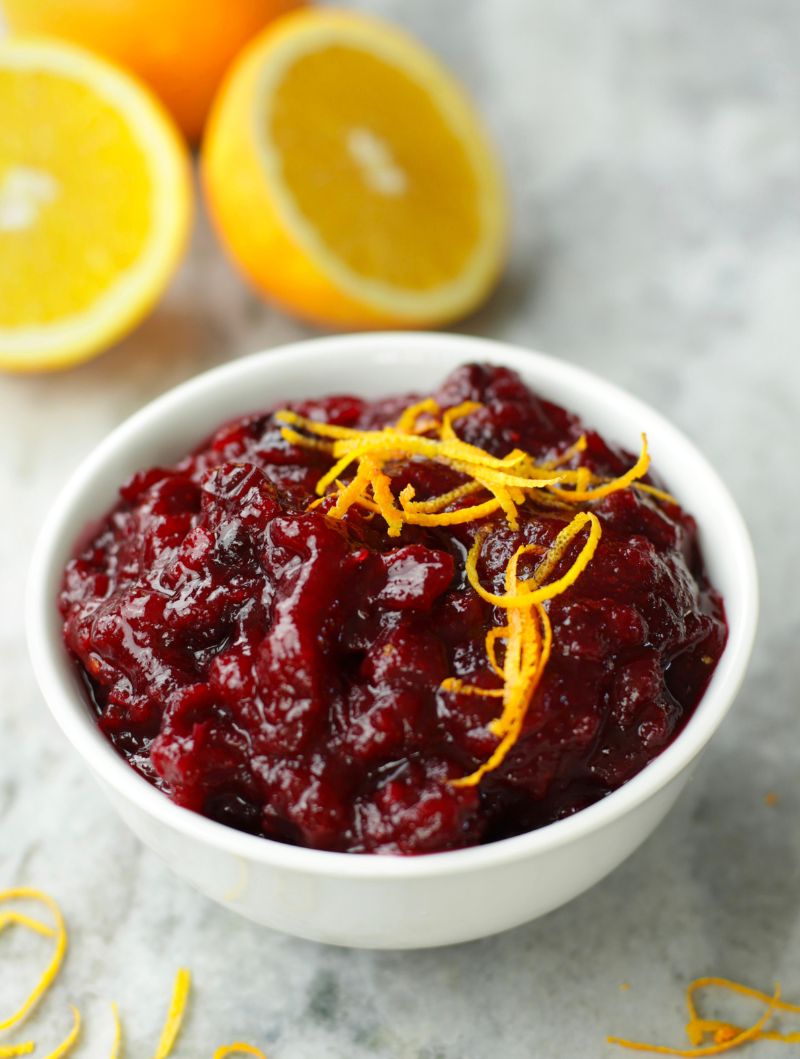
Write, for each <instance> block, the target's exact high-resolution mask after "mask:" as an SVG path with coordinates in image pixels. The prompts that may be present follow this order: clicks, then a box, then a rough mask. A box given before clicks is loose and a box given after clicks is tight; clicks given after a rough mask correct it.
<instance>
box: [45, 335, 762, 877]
mask: <svg viewBox="0 0 800 1059" xmlns="http://www.w3.org/2000/svg"><path fill="white" fill-rule="evenodd" d="M402 344H405V345H406V346H408V347H409V349H411V347H412V346H413V347H420V348H422V347H425V348H426V349H429V350H431V351H432V352H434V351H436V350H441V351H443V352H446V353H449V354H453V353H455V352H457V353H458V355H459V358H460V360H461V362H464V363H466V362H468V361H475V360H479V361H488V362H492V363H496V364H503V365H506V366H508V367H511V368H515V369H517V370H520V371H521V372H522V373H523V375H524V374H526V373H528V372H532V373H534V374H535V375H536V376H538V377H539V379H540V380H542V383H541V384H542V393H543V394H544V395H545V396H547V386H546V380H547V379H549V378H552V379H559V380H560V381H562V382H564V381H565V382H567V383H568V384H569V385H572V386H574V387H575V388H576V389H577V388H586V389H591V392H592V395H593V399H594V400H595V403H598V402H600V403H605V404H606V405H609V406H612V407H613V406H614V405H619V404H620V403H622V404H624V405H626V406H627V407H628V409H629V410H633V411H635V412H637V413H638V414H639V415H640V416H641V422H642V423H646V424H648V427H649V428H652V427H653V426H654V425H656V424H657V426H658V430H659V432H660V434H661V435H662V437H663V436H664V435H666V436H668V437H670V438H671V439H672V441H673V442H674V444H676V445H680V446H682V447H683V449H684V450H685V453H686V454H687V456H689V457H690V458H691V460H692V467H693V473H695V474H699V475H700V476H701V477H702V479H703V482H704V485H705V487H706V489H708V490H711V491H712V492H713V498H714V505H715V509H716V512H717V516H718V518H719V520H720V522H721V523H722V524H724V525H725V527H726V544H727V548H728V549H729V550H730V553H731V554H732V555H733V556H735V558H736V563H737V567H738V571H739V576H740V578H741V581H740V587H741V595H742V601H743V602H742V607H741V610H742V619H741V620H740V621H739V622H737V623H736V624H735V625H732V626H731V628H730V630H729V638H728V643H727V645H726V648H725V651H724V653H723V656H722V658H721V660H720V662H719V664H718V666H717V668H716V670H715V672H714V675H713V677H712V680H711V683H710V684H709V687H708V689H707V690H706V693H705V695H704V696H703V699H702V701H701V702H700V704H699V705H698V707H697V709H696V710H695V712H694V714H693V715H692V717H691V718H690V719H689V721H688V723H687V724H686V726H685V727H684V729H683V730H682V731H681V732H680V734H679V735H678V736H677V738H676V739H675V740H674V741H673V742H672V743H671V744H670V745H669V746H668V747H667V748H666V749H665V750H664V751H662V753H661V754H659V756H658V757H656V758H655V759H654V760H653V761H651V762H650V763H649V764H648V765H647V766H646V767H645V768H644V769H643V770H642V771H641V772H639V773H638V774H637V775H636V776H634V777H633V778H632V779H630V780H629V781H628V782H627V783H626V784H624V785H623V786H622V787H620V788H619V789H618V790H616V791H614V792H613V793H611V794H609V795H607V796H606V797H605V798H603V799H602V800H601V801H599V802H596V803H595V804H594V805H591V806H588V807H587V808H585V809H582V810H581V811H580V812H578V813H576V814H574V815H573V816H570V817H568V818H566V819H564V820H559V821H556V822H554V823H551V824H548V825H546V826H545V827H542V828H540V829H538V830H536V831H531V832H528V833H526V834H522V835H518V836H515V837H513V838H507V839H502V840H500V841H498V842H493V843H490V844H487V845H483V846H475V847H470V848H468V849H463V850H454V851H448V852H442V853H429V854H424V855H420V856H415V857H395V856H380V855H374V854H354V853H330V852H327V851H322V850H313V849H305V848H301V847H297V846H290V845H284V844H282V843H279V842H274V841H272V840H270V839H266V838H262V837H260V836H254V835H249V834H245V833H243V832H240V831H236V830H234V829H233V828H230V827H228V826H226V825H224V824H220V823H217V822H216V821H214V820H210V819H207V818H206V817H203V816H201V815H199V814H198V813H195V812H192V811H190V810H188V809H183V808H181V807H180V806H178V805H175V804H174V803H173V802H171V801H170V800H169V799H168V798H167V797H166V796H165V795H164V794H162V793H161V792H160V791H158V790H157V789H156V788H155V787H153V786H151V784H149V783H148V782H147V781H146V780H145V779H144V778H142V777H141V776H139V775H138V774H137V773H136V772H134V770H133V769H132V768H131V767H130V766H129V765H128V764H127V762H126V761H124V759H123V758H122V757H121V756H119V755H118V754H117V752H116V751H115V750H114V748H113V747H112V745H111V744H110V743H109V742H108V741H107V739H106V738H105V736H104V735H103V734H102V732H101V731H100V729H99V727H98V726H97V725H96V723H95V722H94V719H93V718H91V716H90V714H89V710H88V707H87V703H86V702H85V701H84V700H83V699H82V697H81V696H80V695H79V694H78V692H77V689H76V688H70V687H67V686H66V684H65V681H64V679H63V661H64V656H65V649H64V647H63V644H62V642H61V637H60V632H59V626H58V623H57V622H56V621H55V612H56V601H55V597H54V595H53V593H52V585H53V583H54V578H55V579H56V582H55V583H57V579H58V578H59V577H60V573H61V570H60V569H59V570H58V571H55V570H54V569H53V565H54V562H55V561H56V560H57V557H58V551H59V543H60V542H61V540H62V538H63V532H62V527H64V525H65V524H66V523H67V522H68V520H69V517H70V514H71V513H72V512H73V509H74V506H75V504H76V502H78V501H79V499H80V497H81V496H82V494H83V492H84V490H85V489H86V488H87V486H88V485H89V484H90V483H91V482H92V480H93V479H94V478H95V477H96V476H97V475H98V474H100V473H101V472H102V470H103V468H104V466H105V465H106V464H107V463H108V462H109V459H110V458H111V457H112V455H113V454H116V453H119V452H120V451H123V450H124V449H125V447H126V445H128V443H129V442H130V441H131V440H132V439H134V438H135V437H136V436H137V435H139V434H140V432H142V431H143V429H145V428H146V427H148V426H149V425H150V424H151V423H152V422H153V421H154V420H161V418H162V417H164V416H166V415H169V413H170V412H172V411H173V410H175V409H177V408H179V407H180V406H183V405H185V404H186V403H187V402H189V401H191V399H192V398H193V397H195V396H196V395H198V394H200V393H201V392H205V391H206V390H208V389H209V388H213V387H215V386H217V385H218V384H222V383H223V382H228V381H230V380H231V379H232V378H235V377H239V376H246V375H247V374H248V373H249V372H250V371H251V370H252V368H253V367H254V366H255V365H256V364H260V363H261V362H262V361H263V360H264V358H269V363H270V364H271V365H274V366H278V365H280V364H285V363H287V362H292V363H293V364H294V366H295V367H297V369H298V371H301V370H302V365H303V362H304V361H305V362H307V365H308V367H309V369H312V368H313V363H314V361H315V360H316V359H317V358H318V357H319V356H325V357H335V356H336V354H337V351H341V352H343V353H344V352H347V353H352V352H353V351H354V350H360V351H363V355H364V356H365V357H366V356H367V355H368V354H375V353H376V352H380V351H381V350H396V349H397V348H398V346H400V345H402ZM276 396H280V395H276ZM244 411H245V410H244V409H243V412H244ZM578 411H580V409H578ZM587 418H588V417H587ZM215 425H216V424H214V423H209V424H207V427H208V429H207V431H206V434H207V433H210V431H211V430H213V429H214V426H215ZM201 436H202V432H201ZM657 466H658V465H657V462H656V467H657ZM102 514H103V512H102V511H87V512H86V520H85V521H86V523H87V524H88V523H90V522H91V519H92V518H93V517H99V516H101V515H102ZM757 613H758V593H757V581H756V572H755V561H754V557H753V552H752V547H751V544H750V540H749V537H748V534H747V530H746V528H745V525H744V522H743V520H742V518H741V515H740V514H739V511H738V509H737V507H736V505H735V504H734V502H733V500H732V498H731V496H730V494H729V493H728V491H727V489H726V488H725V486H724V485H723V484H722V482H721V481H720V479H719V478H718V477H717V475H716V472H715V471H714V470H713V469H712V468H711V467H710V465H709V464H708V463H707V461H706V460H705V458H704V457H703V456H701V455H700V453H699V452H698V451H697V450H696V449H695V448H694V446H693V445H692V444H691V443H690V442H689V441H688V440H687V439H686V438H685V437H684V436H683V435H682V434H680V433H679V432H678V431H677V429H676V428H675V427H673V426H672V425H671V424H670V423H668V422H667V420H665V419H664V418H663V417H662V416H661V415H660V414H659V413H658V412H656V411H655V410H654V409H652V408H651V407H649V406H648V405H646V404H644V403H643V402H641V401H639V400H637V399H636V398H634V397H631V396H630V395H629V394H627V393H625V392H624V391H622V390H620V389H618V388H617V387H616V386H613V385H612V384H611V383H608V382H606V381H605V380H603V379H601V378H598V377H597V376H595V375H593V374H592V373H590V372H588V371H585V370H584V369H582V368H578V367H576V366H574V365H571V364H568V363H565V362H562V361H557V360H555V359H553V358H551V357H549V356H546V355H545V354H542V353H536V352H533V351H529V350H523V349H520V348H518V347H514V346H509V345H506V344H504V343H500V342H492V341H488V340H485V339H479V338H471V337H467V336H463V335H454V334H435V333H432V334H429V333H408V332H404V333H403V332H401V333H397V332H391V333H385V334H384V333H379V334H362V335H340V336H334V337H329V338H317V339H310V340H308V341H304V342H299V343H295V344H293V345H289V346H285V347H283V348H280V349H271V350H265V351H263V352H260V353H255V354H253V355H251V356H248V357H244V358H241V359H238V360H235V361H232V362H230V363H227V364H224V365H223V366H221V367H219V368H215V369H213V370H212V371H209V372H205V373H203V374H201V375H199V376H196V377H195V378H193V379H191V380H189V381H188V382H186V383H183V384H182V385H180V386H177V387H175V388H174V389H172V390H170V391H168V392H167V393H165V394H163V395H162V396H161V397H159V398H157V399H156V400H155V401H152V402H151V403H150V404H148V405H146V406H145V407H144V408H142V409H141V410H140V411H139V412H137V413H135V414H134V415H133V416H131V417H130V418H129V419H127V420H126V421H125V422H124V423H122V424H121V425H120V426H119V427H117V428H116V429H115V430H114V431H113V432H112V433H111V434H109V435H108V436H107V437H106V438H105V439H104V440H103V441H102V442H101V443H100V444H99V445H98V446H97V447H96V448H95V449H94V450H93V451H92V452H91V454H90V455H89V456H88V457H87V458H86V459H85V460H84V461H83V463H81V465H80V466H79V467H78V469H77V470H76V471H75V473H74V474H73V476H72V477H71V478H70V480H69V481H68V483H67V484H66V486H65V487H64V489H63V490H62V492H61V493H60V495H59V496H58V498H57V500H56V502H55V504H54V506H53V508H52V509H51V511H50V513H49V515H48V517H47V520H46V522H45V524H44V526H43V529H42V532H41V534H40V537H39V540H38V541H37V544H36V547H35V551H34V555H33V559H32V562H31V570H30V576H29V580H28V594H27V631H28V644H29V650H30V654H31V658H32V662H33V665H34V670H35V673H36V676H37V678H38V681H39V686H40V688H41V690H42V693H43V695H44V697H45V699H46V701H47V703H48V705H49V706H50V709H51V711H52V713H53V715H54V716H55V719H56V721H57V722H58V724H59V725H60V727H61V728H62V730H63V731H64V733H65V734H66V736H67V737H68V739H69V740H70V741H71V742H72V744H73V745H74V746H75V747H76V749H77V750H78V751H79V752H80V754H81V755H82V756H83V757H84V758H86V760H87V761H88V762H89V764H90V765H91V767H92V768H93V770H94V771H95V772H96V773H97V774H98V775H99V777H100V778H101V779H102V780H103V781H105V782H106V783H107V784H108V785H109V786H110V787H112V788H113V789H114V790H116V791H117V792H118V793H119V794H120V795H122V796H123V797H124V798H126V799H128V800H130V801H131V802H133V803H135V804H137V805H138V806H139V807H140V808H141V809H143V810H145V811H146V812H147V813H148V814H150V815H151V816H152V817H155V818H156V819H157V820H159V821H160V822H161V823H163V824H164V825H166V826H168V827H172V828H174V829H175V830H176V831H178V832H181V833H183V834H185V835H186V836H188V837H190V838H194V839H196V840H198V841H200V842H203V843H207V844H208V845H210V846H213V847H217V848H219V849H222V850H225V851H226V852H228V853H230V854H232V855H234V856H239V857H241V858H244V859H246V860H252V861H256V862H262V863H266V864H274V865H276V866H279V867H282V868H285V869H289V870H295V871H297V872H301V873H311V874H315V873H316V874H322V875H327V876H335V877H338V878H359V879H364V878H374V879H392V880H397V879H401V880H402V879H418V878H424V877H431V876H438V875H443V874H444V875H447V874H451V873H458V874H460V873H462V872H471V871H476V870H483V869H485V868H487V867H496V866H499V865H502V864H505V863H509V862H512V861H516V860H519V859H521V858H527V857H529V856H531V855H533V854H539V853H544V852H545V851H547V850H550V849H554V848H556V847H559V846H562V845H564V844H565V843H569V842H572V841H574V840H576V839H578V838H580V837H581V836H583V835H585V834H587V833H588V832H591V831H595V830H601V829H602V828H603V827H604V826H605V825H607V824H610V823H611V822H612V821H613V820H616V819H617V818H619V817H620V816H623V815H624V814H625V813H627V812H629V811H630V810H632V809H634V808H635V807H636V806H637V805H639V804H641V803H643V802H645V801H646V800H647V799H648V798H649V797H651V796H652V795H654V794H655V793H656V792H657V791H658V790H660V789H661V788H662V787H664V786H665V785H666V784H667V783H669V781H670V780H671V779H672V778H673V777H675V776H676V775H677V774H678V773H680V772H681V771H682V770H683V769H685V768H686V767H687V766H688V765H689V764H690V763H691V761H692V760H693V759H694V758H695V757H696V756H697V755H698V754H699V753H700V751H701V750H702V749H703V747H704V746H705V744H706V743H707V742H708V740H709V739H710V738H711V736H712V734H713V733H714V731H715V730H716V728H717V727H718V726H719V724H720V722H721V720H722V718H723V717H724V715H725V713H726V712H727V710H728V708H729V706H730V704H731V702H732V700H733V698H734V696H735V693H736V691H737V690H738V687H739V685H740V683H741V681H742V679H743V676H744V672H745V669H746V666H747V661H748V658H749V655H750V650H751V647H752V642H753V638H754V635H755V628H756V621H757Z"/></svg>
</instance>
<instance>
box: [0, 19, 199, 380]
mask: <svg viewBox="0 0 800 1059" xmlns="http://www.w3.org/2000/svg"><path fill="white" fill-rule="evenodd" d="M0 115H2V120H0V368H6V369H11V370H17V371H37V370H44V369H49V368H63V367H68V366H69V365H72V364H75V363H77V362H79V361H81V360H85V359H87V358H88V357H90V356H92V355H93V354H95V353H97V352H99V351H100V350H101V349H104V348H105V347H106V346H108V345H110V344H111V343H112V342H113V341H114V340H115V339H117V338H119V337H120V336H121V335H123V334H124V333H125V332H126V331H128V330H129V329H130V328H132V327H133V325H134V324H135V323H137V322H138V321H139V319H141V317H142V316H143V315H144V314H145V313H146V312H147V311H148V309H150V308H151V307H152V306H153V304H154V303H155V302H156V300H157V299H158V297H159V296H160V295H161V293H162V292H163V290H164V288H165V286H166V285H167V282H168V281H169V279H170V277H171V276H172V274H173V272H174V270H175V268H176V266H177V263H178V261H179V259H180V256H181V253H182V251H183V248H184V245H185V241H186V235H187V232H188V227H189V221H190V214H191V183H190V173H189V166H188V159H187V154H186V150H185V148H184V146H183V143H182V141H181V140H180V138H179V134H178V133H177V131H176V130H175V127H174V125H173V123H172V121H171V119H170V118H169V117H168V116H167V114H166V113H165V112H164V110H163V108H162V107H161V105H160V104H159V103H158V102H156V100H155V99H154V97H152V96H151V94H150V93H149V91H147V90H146V89H144V88H143V87H141V86H140V85H139V84H138V83H137V82H136V81H134V80H133V79H132V78H131V77H129V76H128V75H127V74H125V73H123V72H121V71H119V70H118V69H117V68H116V67H114V66H112V65H110V64H109V63H107V62H105V61H104V60H101V59H98V58H96V57H94V56H93V55H91V54H90V53H89V52H86V51H83V50H82V49H79V48H75V47H73V46H71V45H65V44H57V43H55V42H50V41H43V40H42V41H33V40H14V39H11V40H5V41H2V42H0Z"/></svg>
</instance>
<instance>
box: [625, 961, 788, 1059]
mask: <svg viewBox="0 0 800 1059" xmlns="http://www.w3.org/2000/svg"><path fill="white" fill-rule="evenodd" d="M709 987H715V988H717V989H723V990H726V991H728V992H731V993H736V994H738V995H739V996H743V997H748V998H750V999H753V1000H758V1001H759V1002H760V1003H762V1004H764V1005H765V1010H764V1013H763V1014H762V1015H761V1017H760V1018H759V1019H758V1020H757V1021H756V1022H755V1023H753V1025H752V1026H749V1027H747V1028H746V1029H742V1027H740V1026H736V1025H734V1024H733V1023H731V1022H725V1021H723V1020H721V1019H706V1018H703V1017H701V1016H700V1014H699V1013H698V1010H697V1004H696V1000H695V994H696V993H697V992H698V990H701V989H707V988H709ZM686 1005H687V1008H688V1011H689V1021H688V1022H687V1024H686V1035H687V1037H688V1038H689V1041H690V1042H691V1044H692V1045H693V1046H694V1047H691V1048H673V1047H669V1046H667V1045H663V1044H649V1043H646V1042H644V1041H629V1040H626V1039H624V1038H621V1037H609V1038H608V1042H609V1044H616V1045H619V1046H620V1047H622V1048H627V1049H629V1050H633V1051H639V1052H652V1053H654V1054H657V1055H676V1056H687V1057H690V1059H691V1057H694V1056H704V1055H722V1054H723V1053H724V1052H728V1051H731V1050H732V1049H734V1048H738V1047H739V1046H740V1045H742V1044H746V1043H747V1042H748V1041H756V1040H760V1041H779V1042H781V1043H783V1044H797V1043H800V1032H794V1033H779V1032H778V1031H776V1030H767V1029H765V1027H766V1025H767V1023H768V1022H769V1020H770V1018H771V1017H772V1016H773V1015H774V1014H775V1012H776V1011H786V1012H792V1013H794V1014H800V1004H790V1003H788V1002H787V1001H785V1000H781V994H780V986H778V985H776V986H775V992H774V993H772V994H769V993H764V992H762V991H761V990H760V989H752V988H751V987H750V986H746V985H742V984H741V983H739V982H734V981H731V980H730V979H729V978H717V977H705V978H696V979H695V980H694V981H693V982H691V983H690V984H689V986H688V987H687V990H686ZM707 1037H710V1038H711V1040H712V1042H713V1043H711V1044H704V1041H705V1040H706V1038H707Z"/></svg>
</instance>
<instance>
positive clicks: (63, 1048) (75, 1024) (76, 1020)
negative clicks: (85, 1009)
mask: <svg viewBox="0 0 800 1059" xmlns="http://www.w3.org/2000/svg"><path fill="white" fill-rule="evenodd" d="M71 1010H72V1029H71V1030H70V1031H69V1033H68V1034H67V1036H66V1037H65V1038H64V1040H63V1041H62V1042H61V1044H59V1046H58V1047H57V1048H56V1049H55V1050H54V1051H52V1052H50V1053H49V1054H48V1055H47V1056H45V1059H61V1057H62V1056H64V1055H66V1054H67V1053H68V1052H71V1051H72V1049H73V1048H74V1047H75V1044H76V1043H77V1040H78V1037H79V1036H80V1032H81V1013H80V1011H78V1009H77V1008H76V1007H73V1008H72V1009H71Z"/></svg>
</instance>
